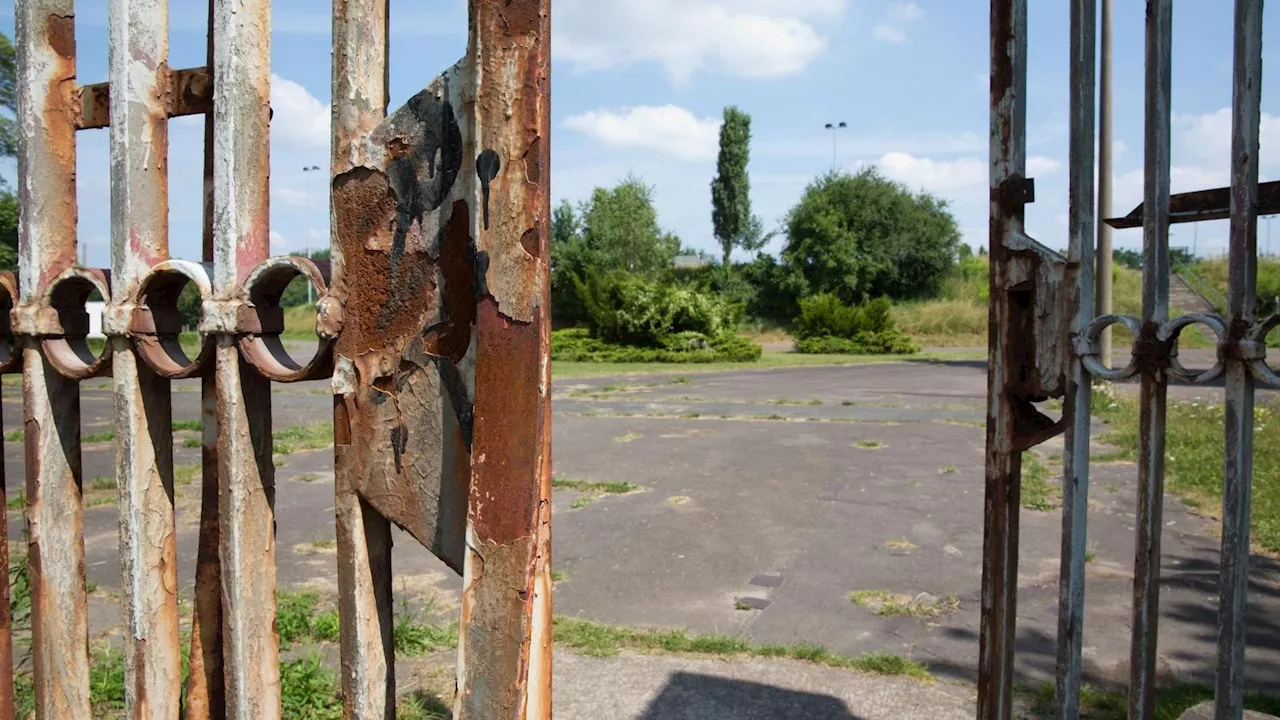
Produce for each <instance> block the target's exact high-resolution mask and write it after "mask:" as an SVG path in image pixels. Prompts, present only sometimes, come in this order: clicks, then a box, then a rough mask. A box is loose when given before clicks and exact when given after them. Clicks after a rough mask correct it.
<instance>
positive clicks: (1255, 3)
mask: <svg viewBox="0 0 1280 720" xmlns="http://www.w3.org/2000/svg"><path fill="white" fill-rule="evenodd" d="M1234 28H1235V51H1234V56H1235V57H1234V72H1233V78H1232V101H1231V106H1232V112H1231V200H1230V209H1231V224H1230V245H1229V251H1228V268H1229V270H1228V288H1227V313H1228V318H1227V337H1226V338H1225V340H1226V345H1227V346H1228V347H1231V346H1236V347H1240V348H1241V349H1243V348H1244V343H1246V342H1247V341H1248V332H1249V329H1250V326H1252V325H1256V324H1257V320H1256V318H1255V317H1254V313H1255V308H1254V305H1255V297H1256V288H1257V273H1258V268H1257V240H1258V216H1257V212H1258V211H1257V208H1258V204H1259V203H1258V200H1257V198H1258V151H1259V135H1260V131H1261V122H1262V107H1261V106H1262V0H1236V3H1235V24H1234ZM1264 344H1265V336H1264ZM1264 352H1265V351H1264ZM1223 361H1224V362H1225V363H1226V375H1227V382H1226V403H1225V407H1224V411H1225V412H1224V414H1225V421H1226V437H1225V441H1226V447H1225V466H1224V481H1223V489H1222V562H1221V566H1220V567H1221V569H1220V573H1221V575H1220V581H1219V586H1218V589H1219V600H1218V667H1217V687H1216V701H1217V702H1216V703H1215V709H1214V716H1215V718H1216V719H1217V720H1239V718H1240V717H1241V715H1242V711H1243V707H1244V672H1245V610H1246V606H1247V601H1248V593H1249V515H1250V504H1251V499H1252V498H1251V488H1252V484H1253V435H1254V418H1253V406H1254V382H1255V381H1254V376H1253V373H1252V372H1251V370H1250V367H1249V365H1250V359H1249V358H1247V357H1246V356H1245V353H1243V352H1234V353H1227V354H1226V357H1225V358H1224V359H1223Z"/></svg>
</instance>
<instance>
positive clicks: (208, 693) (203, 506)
mask: <svg viewBox="0 0 1280 720" xmlns="http://www.w3.org/2000/svg"><path fill="white" fill-rule="evenodd" d="M213 6H214V0H209V41H208V55H207V62H206V67H209V68H212V67H213V53H214V31H213ZM213 143H214V134H213V113H208V114H206V115H205V117H204V234H203V242H202V243H201V244H202V249H201V258H202V259H203V260H204V261H205V262H207V263H212V262H213V261H214V251H213V246H214V243H213ZM200 434H201V438H200V440H201V442H200V458H201V461H202V462H201V480H200V483H201V484H200V540H199V546H198V549H197V551H196V582H195V608H194V610H193V612H192V616H191V649H190V655H189V658H190V662H189V666H190V668H191V670H190V674H189V675H188V676H187V688H186V690H187V692H186V695H187V699H186V707H185V708H184V716H185V717H186V718H187V720H213V719H214V718H222V717H226V712H227V711H226V686H225V678H224V676H223V664H222V568H221V566H220V565H219V562H218V385H217V375H216V373H213V372H206V373H204V375H202V376H201V378H200Z"/></svg>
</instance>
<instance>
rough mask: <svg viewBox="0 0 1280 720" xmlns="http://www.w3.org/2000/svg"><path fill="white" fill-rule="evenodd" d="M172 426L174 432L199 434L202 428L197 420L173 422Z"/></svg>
mask: <svg viewBox="0 0 1280 720" xmlns="http://www.w3.org/2000/svg"><path fill="white" fill-rule="evenodd" d="M172 426H173V431H174V432H183V431H188V432H190V431H195V432H199V431H200V430H201V428H203V427H204V426H203V425H202V424H201V422H200V421H199V420H174V421H173V425H172Z"/></svg>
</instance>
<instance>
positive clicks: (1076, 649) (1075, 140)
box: [1056, 0, 1109, 720]
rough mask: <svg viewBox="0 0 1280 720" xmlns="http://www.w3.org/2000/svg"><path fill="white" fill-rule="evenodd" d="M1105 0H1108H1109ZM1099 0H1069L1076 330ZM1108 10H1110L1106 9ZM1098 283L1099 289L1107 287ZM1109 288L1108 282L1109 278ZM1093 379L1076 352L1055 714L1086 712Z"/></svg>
mask: <svg viewBox="0 0 1280 720" xmlns="http://www.w3.org/2000/svg"><path fill="white" fill-rule="evenodd" d="M1103 1H1104V2H1106V0H1103ZM1097 9H1098V8H1097V0H1073V2H1072V3H1071V138H1070V159H1069V164H1070V168H1071V170H1070V178H1069V180H1068V182H1069V188H1070V189H1069V199H1068V204H1069V208H1068V210H1069V223H1070V229H1069V232H1070V248H1069V251H1068V252H1069V255H1070V261H1071V262H1073V263H1075V264H1076V265H1077V266H1078V267H1079V268H1080V273H1079V275H1078V276H1077V278H1076V288H1075V299H1076V306H1075V309H1076V313H1075V318H1074V323H1073V327H1074V330H1075V332H1076V333H1077V335H1079V334H1082V333H1083V332H1084V331H1085V328H1087V327H1088V326H1089V324H1090V323H1092V322H1093V317H1094V311H1093V292H1094V290H1095V284H1094V278H1093V272H1092V271H1093V239H1094V232H1095V231H1094V227H1093V224H1094V222H1095V214H1094V207H1093V206H1094V197H1095V196H1094V188H1093V157H1094V134H1093V133H1094V129H1093V125H1094V80H1095V68H1096V60H1097V44H1096V39H1097V22H1096V18H1097ZM1104 12H1105V11H1104ZM1101 287H1102V284H1101V283H1100V282H1099V283H1098V284H1097V288H1101ZM1108 288H1109V283H1108ZM1092 393H1093V387H1092V378H1091V376H1090V374H1089V372H1088V370H1086V369H1085V367H1084V364H1083V363H1082V362H1081V361H1080V359H1079V358H1076V357H1073V358H1072V362H1071V367H1070V378H1069V381H1068V385H1067V394H1066V399H1065V400H1064V402H1063V409H1064V415H1065V418H1064V419H1065V424H1066V437H1065V438H1064V439H1063V447H1064V448H1065V449H1066V452H1064V453H1063V468H1062V555H1061V558H1062V560H1061V570H1060V573H1061V580H1060V582H1059V585H1058V592H1059V598H1058V665H1057V698H1058V708H1057V716H1056V717H1057V718H1059V720H1075V718H1076V717H1077V716H1078V715H1079V714H1080V683H1081V676H1082V674H1083V671H1082V665H1081V664H1082V660H1081V654H1082V648H1083V645H1084V586H1085V556H1086V555H1087V547H1088V546H1087V544H1086V540H1087V537H1088V522H1087V521H1088V515H1089V432H1090V425H1091V421H1092V419H1093V418H1092V415H1091V408H1092Z"/></svg>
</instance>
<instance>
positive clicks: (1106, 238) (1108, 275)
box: [1097, 0, 1114, 367]
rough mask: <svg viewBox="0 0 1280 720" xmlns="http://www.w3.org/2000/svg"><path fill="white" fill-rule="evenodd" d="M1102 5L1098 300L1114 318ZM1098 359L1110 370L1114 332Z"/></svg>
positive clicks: (1106, 22)
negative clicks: (1108, 219) (1112, 306)
mask: <svg viewBox="0 0 1280 720" xmlns="http://www.w3.org/2000/svg"><path fill="white" fill-rule="evenodd" d="M1101 1H1102V19H1101V22H1102V27H1101V32H1100V34H1101V40H1102V42H1101V45H1102V47H1101V53H1102V64H1101V67H1100V70H1099V73H1098V76H1099V77H1098V254H1097V258H1098V274H1097V278H1098V296H1097V312H1098V314H1099V315H1110V314H1111V302H1112V300H1111V298H1112V289H1111V284H1112V281H1113V280H1114V278H1113V277H1112V269H1111V268H1112V261H1113V252H1112V248H1111V226H1110V225H1108V224H1106V223H1105V222H1103V220H1105V219H1106V218H1109V217H1111V173H1112V170H1111V152H1112V145H1113V144H1114V141H1113V140H1112V139H1111V0H1101ZM1099 355H1100V357H1101V358H1102V364H1103V365H1105V366H1106V367H1111V328H1110V327H1108V328H1106V329H1105V330H1103V331H1102V338H1101V343H1100V345H1099Z"/></svg>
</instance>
